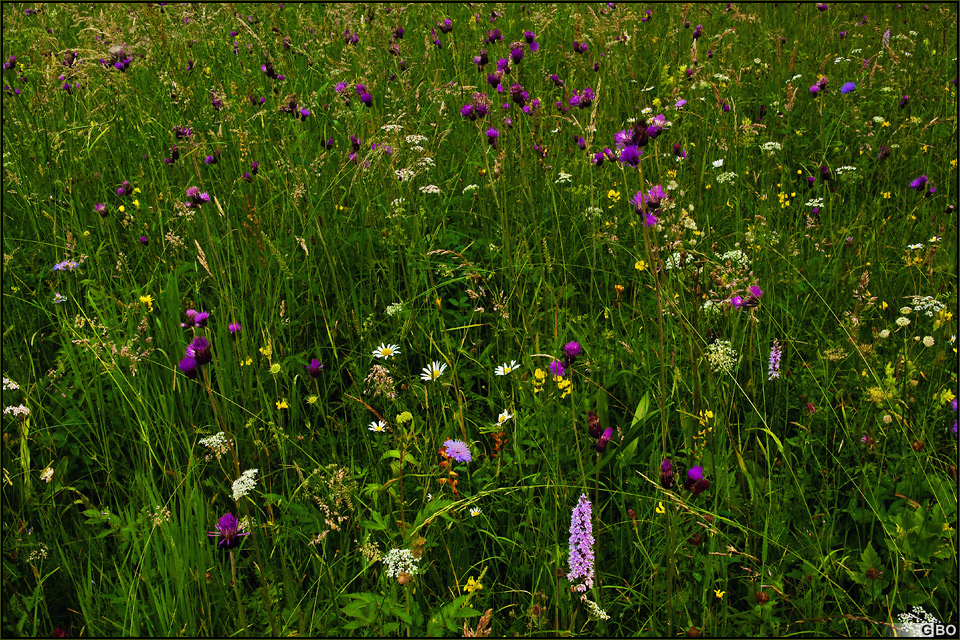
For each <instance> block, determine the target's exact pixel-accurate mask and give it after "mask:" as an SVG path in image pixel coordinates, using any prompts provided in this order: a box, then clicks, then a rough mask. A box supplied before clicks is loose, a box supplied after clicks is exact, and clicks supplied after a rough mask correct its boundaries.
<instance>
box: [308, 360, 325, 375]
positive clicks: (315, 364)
mask: <svg viewBox="0 0 960 640" xmlns="http://www.w3.org/2000/svg"><path fill="white" fill-rule="evenodd" d="M321 369H323V365H322V364H320V361H319V360H317V359H316V358H314V359H313V360H311V361H310V364H308V365H307V373H309V374H310V377H311V378H313V379H314V380H316V379H317V378H319V377H320V370H321Z"/></svg>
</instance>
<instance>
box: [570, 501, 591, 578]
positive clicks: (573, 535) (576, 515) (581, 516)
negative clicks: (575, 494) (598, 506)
mask: <svg viewBox="0 0 960 640" xmlns="http://www.w3.org/2000/svg"><path fill="white" fill-rule="evenodd" d="M594 542H595V540H594V538H593V505H591V504H590V500H589V499H588V498H587V494H585V493H583V494H580V500H579V501H578V502H577V506H575V507H574V508H573V513H572V514H570V557H569V562H570V571H569V573H567V580H569V581H570V582H576V581H578V580H582V582H581V583H580V584H578V585H576V586H574V587H573V590H574V591H576V592H578V593H584V592H585V591H586V590H587V589H592V588H593V576H594V570H593V563H594V557H593V543H594Z"/></svg>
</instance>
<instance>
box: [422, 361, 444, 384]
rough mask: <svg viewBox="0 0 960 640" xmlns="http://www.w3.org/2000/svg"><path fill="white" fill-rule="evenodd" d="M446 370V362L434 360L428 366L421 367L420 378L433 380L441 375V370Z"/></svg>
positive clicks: (425, 380) (428, 380) (426, 380)
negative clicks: (441, 362)
mask: <svg viewBox="0 0 960 640" xmlns="http://www.w3.org/2000/svg"><path fill="white" fill-rule="evenodd" d="M446 370H447V365H446V364H440V363H439V362H437V361H436V360H434V361H433V362H431V363H430V366H429V367H424V368H423V373H421V374H420V379H421V380H423V381H424V382H433V381H434V380H436V379H437V378H439V377H440V376H442V375H443V372H444V371H446Z"/></svg>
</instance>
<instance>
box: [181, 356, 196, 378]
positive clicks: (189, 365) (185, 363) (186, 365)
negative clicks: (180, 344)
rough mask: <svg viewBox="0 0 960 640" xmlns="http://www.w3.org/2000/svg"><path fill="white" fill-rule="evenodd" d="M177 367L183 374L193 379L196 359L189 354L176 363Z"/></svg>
mask: <svg viewBox="0 0 960 640" xmlns="http://www.w3.org/2000/svg"><path fill="white" fill-rule="evenodd" d="M177 368H179V369H180V371H183V374H184V375H185V376H187V377H188V378H191V379H193V378H196V377H197V361H196V360H195V359H194V358H191V357H190V356H186V357H184V359H183V360H181V361H180V364H178V365H177Z"/></svg>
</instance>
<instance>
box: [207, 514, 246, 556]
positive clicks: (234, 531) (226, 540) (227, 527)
mask: <svg viewBox="0 0 960 640" xmlns="http://www.w3.org/2000/svg"><path fill="white" fill-rule="evenodd" d="M248 535H250V534H249V533H240V523H239V522H238V521H237V516H235V515H233V514H232V513H225V514H224V515H223V517H222V518H220V519H219V520H218V521H217V530H216V531H208V532H207V537H208V538H219V539H220V540H219V542H217V548H218V549H232V548H234V547H236V546H239V544H240V536H248Z"/></svg>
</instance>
